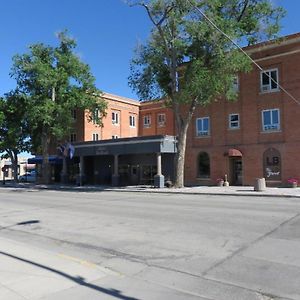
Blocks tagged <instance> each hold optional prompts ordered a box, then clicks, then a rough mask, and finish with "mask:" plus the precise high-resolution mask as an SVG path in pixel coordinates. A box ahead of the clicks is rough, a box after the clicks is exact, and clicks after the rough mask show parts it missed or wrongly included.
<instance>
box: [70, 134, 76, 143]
mask: <svg viewBox="0 0 300 300" xmlns="http://www.w3.org/2000/svg"><path fill="white" fill-rule="evenodd" d="M76 140H77V135H76V133H71V134H70V142H71V143H73V142H76Z"/></svg>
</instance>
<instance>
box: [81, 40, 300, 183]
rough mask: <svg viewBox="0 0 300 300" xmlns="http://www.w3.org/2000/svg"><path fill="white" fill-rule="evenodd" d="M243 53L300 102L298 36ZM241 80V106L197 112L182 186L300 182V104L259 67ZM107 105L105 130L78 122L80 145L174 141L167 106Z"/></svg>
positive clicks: (113, 101)
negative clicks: (262, 180) (137, 138)
mask: <svg viewBox="0 0 300 300" xmlns="http://www.w3.org/2000/svg"><path fill="white" fill-rule="evenodd" d="M246 51H248V53H249V54H250V55H251V56H252V57H253V58H254V59H255V61H256V62H257V63H259V64H260V65H261V66H262V68H263V69H264V70H265V71H267V72H268V75H269V76H271V77H272V78H273V79H275V80H278V82H279V84H280V85H281V86H283V87H284V88H285V89H286V90H287V91H288V92H289V93H291V94H292V95H293V96H294V97H295V98H296V99H298V101H300V34H295V35H291V36H288V37H286V38H285V39H283V40H282V41H281V42H268V43H264V44H259V45H256V46H252V47H248V48H246ZM238 79H239V80H238V90H239V96H238V99H237V101H236V102H228V101H226V100H225V99H224V100H221V101H218V102H214V103H212V104H211V105H209V106H207V107H198V108H197V109H196V111H195V114H194V117H193V120H192V122H191V124H190V128H189V131H188V137H187V150H186V169H185V183H186V184H187V185H202V184H205V185H206V184H212V185H214V184H216V182H217V180H218V178H224V177H225V174H227V177H228V180H229V182H230V184H243V185H253V183H254V180H255V178H260V177H265V178H266V180H267V183H268V184H269V185H282V184H285V183H286V182H287V180H288V179H289V178H299V179H300V163H299V162H298V153H300V126H299V125H300V123H299V122H300V121H299V120H300V106H299V103H296V102H295V101H293V100H292V99H291V98H290V97H289V96H288V95H287V94H286V93H285V92H283V91H282V90H281V89H280V88H279V87H278V86H276V83H275V82H273V81H272V79H270V78H269V77H268V76H266V75H263V74H262V72H261V71H260V70H259V69H258V68H257V67H255V66H253V70H252V71H251V72H250V73H248V74H240V75H239V77H238ZM104 99H105V100H106V101H107V103H108V109H107V116H106V117H105V118H104V120H103V124H104V126H103V128H99V127H98V126H96V125H94V124H93V123H88V122H87V121H86V119H85V118H83V116H81V117H80V118H78V119H77V124H76V126H77V127H76V135H77V141H91V140H93V138H95V135H94V136H93V134H98V139H99V140H102V139H111V138H112V137H118V138H121V137H135V136H150V135H174V134H175V125H174V116H173V112H172V110H171V109H168V108H166V107H165V106H164V104H163V102H162V101H150V102H142V103H139V102H136V101H133V100H130V99H126V98H122V97H119V96H114V95H110V94H104ZM133 118H134V124H132V122H133ZM203 118H204V119H203ZM133 125H134V126H133ZM230 125H231V128H230Z"/></svg>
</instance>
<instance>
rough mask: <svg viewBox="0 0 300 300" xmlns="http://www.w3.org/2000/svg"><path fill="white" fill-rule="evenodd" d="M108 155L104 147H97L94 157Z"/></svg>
mask: <svg viewBox="0 0 300 300" xmlns="http://www.w3.org/2000/svg"><path fill="white" fill-rule="evenodd" d="M107 154H109V153H108V150H107V148H106V147H97V148H96V155H107Z"/></svg>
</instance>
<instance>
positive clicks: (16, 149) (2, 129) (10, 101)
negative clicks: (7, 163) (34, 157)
mask: <svg viewBox="0 0 300 300" xmlns="http://www.w3.org/2000/svg"><path fill="white" fill-rule="evenodd" d="M27 105H28V101H27V98H26V97H25V96H24V95H21V94H20V93H19V92H18V91H11V92H10V93H8V94H6V95H5V97H2V98H0V111H1V113H2V117H1V118H0V152H4V154H2V158H10V160H11V163H12V169H13V174H14V180H15V181H16V182H17V181H18V154H20V153H21V152H24V151H29V149H30V139H29V128H28V122H27Z"/></svg>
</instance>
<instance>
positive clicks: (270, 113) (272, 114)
mask: <svg viewBox="0 0 300 300" xmlns="http://www.w3.org/2000/svg"><path fill="white" fill-rule="evenodd" d="M262 128H263V131H278V130H280V111H279V109H278V108H275V109H266V110H263V111H262Z"/></svg>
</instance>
